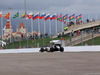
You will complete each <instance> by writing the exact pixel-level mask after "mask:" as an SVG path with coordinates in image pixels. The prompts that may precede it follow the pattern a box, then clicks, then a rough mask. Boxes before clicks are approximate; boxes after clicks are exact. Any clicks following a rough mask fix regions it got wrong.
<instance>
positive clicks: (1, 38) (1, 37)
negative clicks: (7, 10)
mask: <svg viewBox="0 0 100 75" xmlns="http://www.w3.org/2000/svg"><path fill="white" fill-rule="evenodd" d="M2 35H3V22H2V17H1V44H3V42H2Z"/></svg>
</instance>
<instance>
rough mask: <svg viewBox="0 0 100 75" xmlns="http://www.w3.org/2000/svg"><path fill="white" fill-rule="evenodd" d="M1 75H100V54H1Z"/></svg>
mask: <svg viewBox="0 0 100 75" xmlns="http://www.w3.org/2000/svg"><path fill="white" fill-rule="evenodd" d="M0 75H100V52H81V53H66V52H64V53H61V52H54V53H26V54H25V53H21V54H0Z"/></svg>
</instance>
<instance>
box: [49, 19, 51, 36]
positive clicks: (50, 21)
mask: <svg viewBox="0 0 100 75" xmlns="http://www.w3.org/2000/svg"><path fill="white" fill-rule="evenodd" d="M49 28H50V29H49V31H50V37H51V20H50V19H49Z"/></svg>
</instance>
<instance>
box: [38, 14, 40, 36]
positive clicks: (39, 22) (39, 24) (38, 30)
mask: <svg viewBox="0 0 100 75" xmlns="http://www.w3.org/2000/svg"><path fill="white" fill-rule="evenodd" d="M39 17H40V12H39ZM38 31H39V32H40V19H39V18H38ZM39 38H40V36H39Z"/></svg>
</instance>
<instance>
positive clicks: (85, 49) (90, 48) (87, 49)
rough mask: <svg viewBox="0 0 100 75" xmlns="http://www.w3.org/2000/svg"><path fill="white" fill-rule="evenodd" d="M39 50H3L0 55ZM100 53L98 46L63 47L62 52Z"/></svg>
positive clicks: (37, 50)
mask: <svg viewBox="0 0 100 75" xmlns="http://www.w3.org/2000/svg"><path fill="white" fill-rule="evenodd" d="M39 50H40V48H27V49H5V50H0V53H32V52H39ZM96 51H100V46H69V47H64V52H96Z"/></svg>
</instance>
